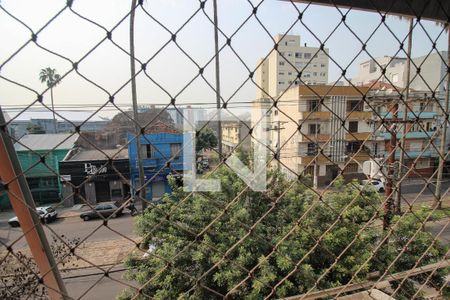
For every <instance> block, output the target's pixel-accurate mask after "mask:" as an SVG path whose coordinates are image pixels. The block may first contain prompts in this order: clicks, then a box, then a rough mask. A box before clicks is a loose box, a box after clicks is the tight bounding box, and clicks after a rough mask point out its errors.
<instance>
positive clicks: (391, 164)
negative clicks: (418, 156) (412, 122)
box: [383, 102, 406, 230]
mask: <svg viewBox="0 0 450 300" xmlns="http://www.w3.org/2000/svg"><path fill="white" fill-rule="evenodd" d="M391 114H392V122H391V124H390V127H389V132H390V134H391V139H390V142H389V147H388V149H389V151H388V153H389V158H388V164H387V167H388V171H387V178H386V189H385V193H384V195H385V202H384V217H383V229H384V230H387V229H388V228H389V226H390V224H391V219H392V206H393V204H394V203H393V193H392V192H393V186H394V176H395V172H394V169H395V152H396V148H397V121H398V119H397V117H398V102H396V103H395V104H393V107H392V109H391ZM405 124H406V123H405Z"/></svg>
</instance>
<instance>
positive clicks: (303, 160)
mask: <svg viewBox="0 0 450 300" xmlns="http://www.w3.org/2000/svg"><path fill="white" fill-rule="evenodd" d="M314 159H315V160H316V163H318V164H327V163H328V164H329V163H330V161H332V159H331V157H327V156H324V155H322V154H319V155H318V156H317V157H316V156H315V155H311V156H299V157H298V160H297V162H298V163H299V164H302V165H309V164H312V163H313V160H314Z"/></svg>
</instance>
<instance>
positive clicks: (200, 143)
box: [195, 127, 217, 153]
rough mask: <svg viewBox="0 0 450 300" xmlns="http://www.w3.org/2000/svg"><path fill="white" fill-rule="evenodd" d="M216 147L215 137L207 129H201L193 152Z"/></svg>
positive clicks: (210, 130)
mask: <svg viewBox="0 0 450 300" xmlns="http://www.w3.org/2000/svg"><path fill="white" fill-rule="evenodd" d="M214 147H217V137H216V135H215V134H214V131H213V130H212V129H211V128H209V127H204V128H202V129H201V130H200V131H199V132H198V133H197V137H196V142H195V150H196V151H197V153H198V152H200V151H202V150H206V149H212V148H214Z"/></svg>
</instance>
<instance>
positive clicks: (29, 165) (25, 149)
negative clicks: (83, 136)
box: [14, 133, 78, 204]
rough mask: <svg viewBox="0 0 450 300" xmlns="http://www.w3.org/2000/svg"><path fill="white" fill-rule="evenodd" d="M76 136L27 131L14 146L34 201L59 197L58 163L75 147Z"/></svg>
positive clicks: (43, 201)
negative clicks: (30, 132)
mask: <svg viewBox="0 0 450 300" xmlns="http://www.w3.org/2000/svg"><path fill="white" fill-rule="evenodd" d="M77 139H78V134H67V133H62V134H28V135H25V136H23V137H22V138H21V139H20V140H19V141H18V142H17V143H16V144H15V145H14V147H15V149H16V153H17V156H18V158H19V161H20V165H21V166H22V170H23V172H24V174H25V177H26V179H27V182H28V186H29V187H30V190H31V194H32V195H33V198H34V201H35V202H36V203H37V204H45V203H53V202H58V201H60V200H61V184H60V181H59V162H60V161H62V160H64V158H65V157H66V155H67V154H68V153H69V152H70V151H71V150H72V149H74V148H75V146H76V142H77Z"/></svg>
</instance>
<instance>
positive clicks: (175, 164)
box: [128, 128, 185, 201]
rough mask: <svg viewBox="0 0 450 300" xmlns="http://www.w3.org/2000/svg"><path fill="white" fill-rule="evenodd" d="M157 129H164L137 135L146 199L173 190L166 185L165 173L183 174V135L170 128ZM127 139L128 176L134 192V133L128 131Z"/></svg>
mask: <svg viewBox="0 0 450 300" xmlns="http://www.w3.org/2000/svg"><path fill="white" fill-rule="evenodd" d="M167 129H169V128H167ZM160 130H161V131H166V132H159V133H146V134H144V135H141V136H140V142H141V153H142V163H143V167H144V175H145V176H144V177H145V182H146V199H147V200H149V201H157V200H159V199H161V198H162V196H163V195H164V194H165V193H170V192H171V190H172V189H171V187H170V185H169V181H168V176H169V175H174V176H182V175H183V170H184V169H185V165H184V164H183V134H181V133H176V131H173V129H169V130H164V129H163V128H160ZM167 131H169V132H167ZM128 140H129V144H128V153H129V161H130V179H131V185H132V189H133V191H134V190H136V188H137V187H138V184H139V164H138V159H137V151H138V150H137V143H136V138H135V136H134V135H132V134H128Z"/></svg>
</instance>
